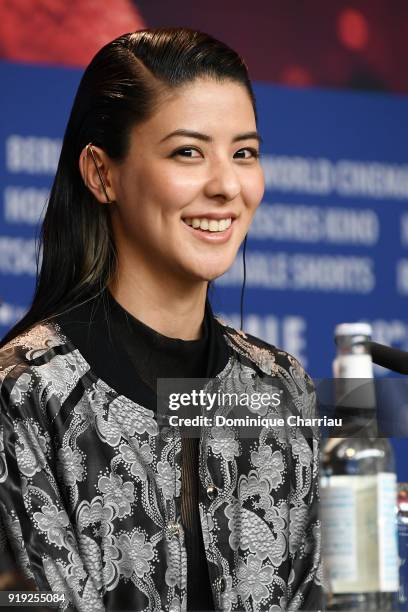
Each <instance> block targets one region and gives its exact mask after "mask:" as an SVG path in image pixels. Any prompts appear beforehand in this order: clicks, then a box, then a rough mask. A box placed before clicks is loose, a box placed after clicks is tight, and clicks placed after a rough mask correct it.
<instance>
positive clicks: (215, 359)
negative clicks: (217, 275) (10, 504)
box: [54, 290, 230, 610]
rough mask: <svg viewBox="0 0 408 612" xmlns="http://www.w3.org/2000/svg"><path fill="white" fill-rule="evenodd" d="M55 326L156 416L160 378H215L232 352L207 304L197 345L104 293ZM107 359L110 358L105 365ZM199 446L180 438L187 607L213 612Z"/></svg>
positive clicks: (104, 377)
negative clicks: (201, 501) (146, 320)
mask: <svg viewBox="0 0 408 612" xmlns="http://www.w3.org/2000/svg"><path fill="white" fill-rule="evenodd" d="M54 321H55V322H56V323H58V324H59V326H60V327H61V330H62V332H63V333H64V334H65V335H66V336H67V337H68V338H69V339H70V340H71V341H72V342H73V344H74V345H75V346H76V348H78V350H79V351H80V352H81V353H82V355H83V356H84V358H85V359H86V361H87V362H88V363H89V365H90V367H91V369H92V371H93V372H94V373H96V374H97V376H99V377H100V378H101V379H102V380H104V381H105V382H106V383H107V384H109V385H110V386H111V387H112V388H113V389H114V390H115V391H117V392H118V393H120V394H123V395H125V396H127V397H129V398H130V399H132V400H133V401H135V402H137V403H139V404H141V405H143V406H145V407H146V408H149V409H150V410H153V411H156V382H157V378H212V377H214V376H216V374H218V373H219V372H220V371H221V370H222V369H224V367H225V365H226V363H227V361H228V358H229V355H230V349H229V348H228V345H227V344H226V342H225V340H224V338H223V337H222V333H221V330H220V329H219V325H217V323H216V321H215V320H214V317H213V313H212V309H211V305H210V302H209V300H208V299H207V301H206V306H205V316H204V319H203V323H202V327H201V337H200V338H199V339H198V340H181V339H175V338H169V337H167V336H164V335H162V334H160V333H159V332H157V331H155V330H154V329H152V328H151V327H149V326H147V325H145V324H144V323H142V322H141V321H139V320H138V319H136V318H135V317H134V316H132V315H131V314H130V313H129V312H128V311H127V310H125V309H124V308H123V307H122V306H121V305H120V304H119V303H118V302H117V301H116V300H115V299H114V298H113V296H112V294H111V293H110V292H109V291H108V290H105V291H104V292H103V293H102V294H100V295H99V296H97V297H96V298H93V299H92V300H90V301H88V302H86V303H85V304H83V305H80V306H77V307H75V308H74V309H71V310H70V311H69V312H67V313H64V314H62V315H59V316H57V317H56V318H55V319H54ZM106 354H108V355H110V356H111V359H110V360H109V362H107V360H106V358H105V357H104V356H106ZM198 458H199V440H198V439H197V438H182V477H181V482H182V488H181V519H182V522H183V526H184V530H185V542H186V549H187V562H188V573H187V576H188V583H187V597H188V601H187V607H188V609H189V610H214V603H213V598H212V594H211V586H210V581H209V576H208V567H207V560H206V555H205V550H204V543H203V537H202V531H201V523H200V516H199V509H198V500H199V468H198Z"/></svg>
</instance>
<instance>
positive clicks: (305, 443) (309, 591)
mask: <svg viewBox="0 0 408 612" xmlns="http://www.w3.org/2000/svg"><path fill="white" fill-rule="evenodd" d="M299 367H301V366H299ZM302 372H303V375H304V377H303V385H302V387H303V388H302V391H301V394H300V395H299V398H300V399H301V402H300V403H299V404H298V406H299V412H300V414H301V416H303V417H305V418H307V419H309V418H316V417H317V416H318V414H317V404H316V393H315V390H314V385H313V382H312V381H311V379H310V378H309V376H308V375H307V374H305V373H304V371H303V370H302ZM291 446H292V460H293V469H294V471H295V474H296V477H295V482H296V486H295V490H294V492H293V495H292V496H291V501H290V525H289V552H290V557H291V570H290V574H289V580H288V590H287V593H288V600H287V610H288V611H292V610H309V611H317V610H324V609H325V595H324V582H323V566H322V555H321V546H322V542H321V523H320V519H319V466H320V431H319V427H318V426H316V427H312V428H305V429H304V430H303V431H301V430H300V429H297V430H296V433H295V434H294V438H293V439H292V444H291Z"/></svg>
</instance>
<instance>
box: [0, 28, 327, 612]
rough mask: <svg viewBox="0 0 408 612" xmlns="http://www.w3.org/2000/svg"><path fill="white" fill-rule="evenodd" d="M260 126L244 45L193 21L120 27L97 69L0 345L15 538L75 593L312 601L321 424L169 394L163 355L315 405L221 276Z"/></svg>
mask: <svg viewBox="0 0 408 612" xmlns="http://www.w3.org/2000/svg"><path fill="white" fill-rule="evenodd" d="M256 127H257V115H256V107H255V99H254V95H253V91H252V88H251V84H250V81H249V78H248V74H247V70H246V67H245V64H244V62H243V61H242V59H241V58H240V57H239V56H238V55H237V54H236V53H235V52H234V51H232V50H231V49H229V48H228V47H227V46H226V45H224V44H223V43H221V42H219V41H217V40H215V39H213V38H212V37H210V36H208V35H206V34H203V33H201V32H196V31H191V30H187V29H181V28H180V29H155V30H144V31H138V32H135V33H133V34H125V35H123V36H121V37H119V38H118V39H116V40H114V41H112V42H111V43H109V44H108V45H106V46H105V47H103V48H102V49H101V50H100V51H99V52H98V53H97V55H96V56H95V58H94V59H93V60H92V62H91V64H90V65H89V66H88V68H87V69H86V71H85V73H84V75H83V78H82V81H81V83H80V86H79V89H78V93H77V95H76V98H75V102H74V106H73V109H72V112H71V116H70V119H69V123H68V126H67V129H66V133H65V137H64V141H63V146H62V151H61V157H60V161H59V165H58V169H57V174H56V177H55V181H54V185H53V188H52V191H51V195H50V200H49V204H48V209H47V213H46V216H45V219H44V225H43V233H42V246H43V257H42V265H41V271H40V275H39V279H38V283H37V288H36V293H35V297H34V300H33V304H32V306H31V309H30V310H29V312H28V313H27V315H26V316H25V317H24V319H23V320H22V321H21V322H20V323H19V324H17V325H16V326H15V328H14V329H13V330H12V331H11V332H10V333H9V334H8V336H7V337H6V338H5V339H4V340H3V345H2V347H3V348H2V350H1V359H0V366H1V369H0V375H1V379H2V388H1V391H2V393H1V402H2V404H1V405H2V411H1V415H2V430H1V431H2V437H1V440H2V443H3V449H2V454H1V459H2V461H3V470H2V476H1V480H2V484H1V492H0V512H1V518H2V521H3V523H4V525H5V531H6V545H5V554H6V553H7V554H8V555H9V556H10V558H13V559H14V562H15V563H16V564H17V567H19V568H20V569H21V571H22V572H23V574H24V575H25V576H26V577H27V578H30V579H31V580H32V581H33V583H34V586H35V588H37V589H40V590H43V591H52V592H53V593H63V595H64V598H65V604H64V605H68V602H69V605H70V606H71V608H73V609H77V610H80V611H82V610H89V611H92V612H94V611H95V610H104V609H106V610H157V611H159V610H169V611H175V610H185V609H195V610H198V609H199V610H212V609H213V610H214V609H216V610H227V611H229V610H244V609H245V610H278V609H290V610H295V609H300V608H304V609H309V610H310V609H319V608H320V596H321V586H320V540H319V535H320V531H319V523H318V520H317V495H318V438H317V435H316V432H312V434H311V435H306V433H305V432H303V433H302V432H301V431H300V430H295V429H294V428H293V429H292V430H291V431H288V430H287V429H284V430H283V431H282V430H273V429H267V428H262V429H261V430H260V431H259V432H258V433H257V435H256V436H255V437H254V438H253V439H249V438H244V437H242V438H241V439H240V438H239V436H238V433H237V429H236V428H234V427H233V426H231V427H229V426H225V427H214V426H208V427H207V426H204V427H203V428H202V430H201V436H200V439H197V438H196V439H194V438H184V437H183V438H181V437H180V434H179V430H176V429H174V428H169V427H159V426H158V419H157V415H156V414H155V412H156V399H157V398H156V393H155V392H156V383H157V380H158V378H171V377H174V378H179V377H182V378H193V377H198V378H205V379H210V383H211V384H215V383H216V386H217V388H218V389H221V390H225V391H231V390H233V391H235V392H238V393H244V392H248V391H251V392H255V391H259V390H263V391H265V390H272V389H275V390H276V388H278V387H279V388H280V391H281V407H283V406H284V408H285V410H289V411H290V412H292V413H296V414H299V413H302V414H303V413H304V414H307V415H308V416H310V415H311V414H312V413H313V411H314V407H315V396H314V392H313V387H312V384H311V381H310V379H309V378H308V377H307V375H306V374H305V372H304V371H303V369H302V368H301V366H300V365H299V363H298V362H297V361H296V360H295V359H294V358H293V357H291V356H290V355H288V354H287V353H285V352H284V351H281V350H279V349H276V348H275V347H272V346H270V345H268V344H266V343H265V342H263V341H261V340H259V339H257V338H254V337H252V336H250V335H248V334H245V333H244V332H243V331H240V330H235V329H233V328H232V327H229V326H227V325H226V324H225V323H223V322H222V321H221V320H219V319H217V318H216V317H214V315H213V314H212V310H211V306H210V303H209V300H208V296H207V293H208V286H209V282H210V281H211V280H213V279H215V278H217V277H218V276H220V275H222V274H223V273H224V272H225V271H226V270H227V269H228V268H229V267H230V266H231V264H232V262H233V261H234V258H235V256H236V254H237V251H238V249H239V246H240V244H241V242H242V241H243V240H244V237H245V236H246V233H247V231H248V229H249V226H250V224H251V221H252V218H253V215H254V213H255V211H256V208H257V206H258V205H259V203H260V201H261V199H262V196H263V192H264V179H263V173H262V168H261V165H260V162H259V144H260V138H259V135H258V133H257V129H256ZM212 388H215V387H212ZM276 411H277V408H276V406H274V405H273V404H272V403H271V404H270V405H268V406H266V407H265V408H264V409H263V412H262V414H268V415H269V414H275V413H276ZM309 433H310V432H309Z"/></svg>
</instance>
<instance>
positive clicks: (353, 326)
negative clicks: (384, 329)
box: [334, 323, 373, 338]
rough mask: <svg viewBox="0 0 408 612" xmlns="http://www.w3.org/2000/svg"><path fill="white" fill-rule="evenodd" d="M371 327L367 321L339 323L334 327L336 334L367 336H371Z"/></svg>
mask: <svg viewBox="0 0 408 612" xmlns="http://www.w3.org/2000/svg"><path fill="white" fill-rule="evenodd" d="M372 333H373V328H372V327H371V325H370V324H369V323H340V324H339V325H336V327H335V328H334V335H335V336H336V337H337V336H369V337H370V338H371V336H372Z"/></svg>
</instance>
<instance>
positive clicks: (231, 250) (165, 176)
mask: <svg viewBox="0 0 408 612" xmlns="http://www.w3.org/2000/svg"><path fill="white" fill-rule="evenodd" d="M176 131H177V132H178V133H177V134H175V132H176ZM182 131H183V132H185V133H184V134H183V133H181V132H182ZM257 153H259V142H258V140H257V138H256V124H255V116H254V111H253V108H252V104H251V101H250V98H249V95H248V93H247V91H246V89H245V88H244V87H243V86H242V85H240V84H237V83H234V82H229V81H225V82H223V83H219V82H216V81H214V80H209V79H199V80H196V81H195V82H194V83H192V84H189V85H188V86H183V87H181V88H178V89H177V90H176V91H175V92H172V93H171V94H170V96H169V97H168V98H166V99H165V100H164V101H163V103H162V104H161V105H160V107H159V109H158V110H157V112H156V113H155V114H154V115H153V116H152V117H151V118H150V119H149V120H148V121H146V122H144V123H143V124H141V125H138V126H136V127H134V128H133V129H132V131H131V136H130V148H129V152H128V155H127V156H126V158H125V160H124V161H122V162H120V163H117V164H114V165H113V168H112V174H111V185H112V188H113V191H114V196H115V199H116V201H117V205H115V206H114V207H113V208H112V226H113V232H114V239H115V243H116V247H117V250H118V255H119V262H120V260H121V257H122V258H125V259H126V260H128V261H132V264H137V262H140V263H142V264H143V266H144V268H145V269H146V268H147V269H149V270H150V269H151V270H152V272H153V273H155V274H161V275H165V277H164V278H166V279H167V280H168V275H177V276H178V277H180V278H183V279H190V280H191V281H197V280H201V281H203V280H212V279H214V278H217V277H218V276H221V275H222V274H223V273H224V272H225V271H226V270H228V268H229V267H230V266H231V265H232V263H233V261H234V259H235V257H236V254H237V251H238V249H239V246H240V244H241V242H242V241H243V239H244V237H245V234H246V233H247V231H248V229H249V226H250V224H251V221H252V218H253V216H254V213H255V211H256V208H257V207H258V205H259V203H260V201H261V199H262V196H263V193H264V176H263V171H262V168H261V165H260V162H259V159H258V158H257ZM197 219H198V220H199V222H200V225H199V227H194V226H197V225H198V221H197ZM229 223H231V225H230V226H229V227H226V226H228V224H229ZM208 227H209V229H208ZM206 228H207V229H206ZM210 230H218V231H210ZM219 230H221V231H219Z"/></svg>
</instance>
